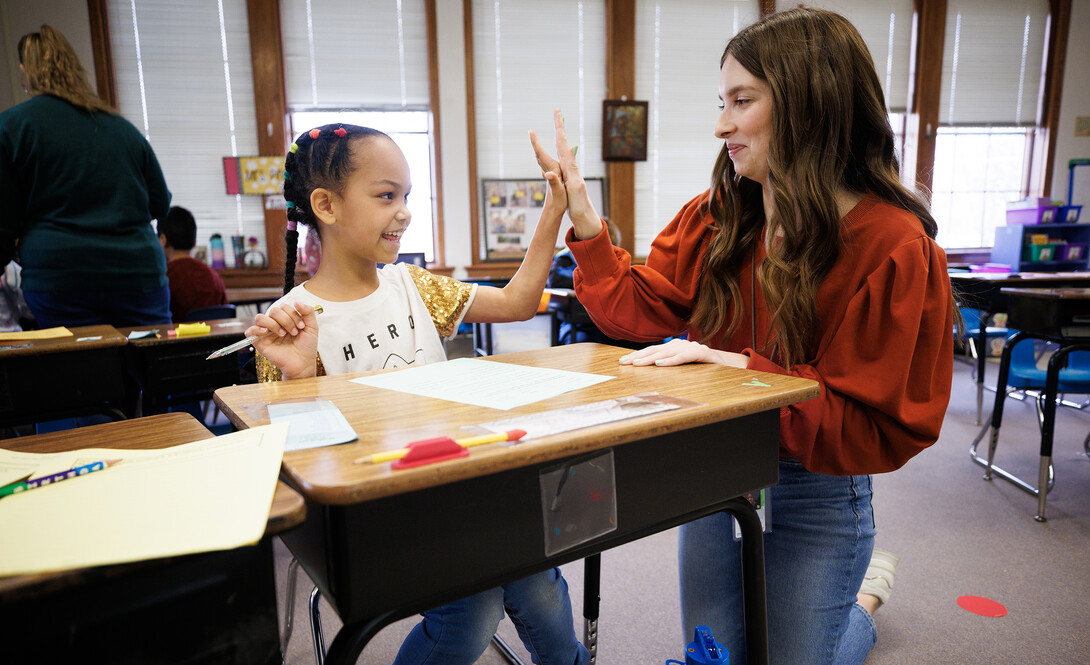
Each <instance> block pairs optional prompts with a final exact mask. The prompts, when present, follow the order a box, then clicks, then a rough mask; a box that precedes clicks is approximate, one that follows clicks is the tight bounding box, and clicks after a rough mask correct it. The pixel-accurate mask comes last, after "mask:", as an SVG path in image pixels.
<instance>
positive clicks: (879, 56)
mask: <svg viewBox="0 0 1090 665" xmlns="http://www.w3.org/2000/svg"><path fill="white" fill-rule="evenodd" d="M778 4H779V5H780V6H779V7H777V8H778V9H786V8H787V7H793V6H795V5H791V4H787V3H783V2H782V0H781V2H780V3H778ZM806 4H807V5H808V6H810V7H819V8H821V9H829V10H831V11H834V12H836V13H838V14H840V15H841V16H843V17H844V18H846V19H848V20H849V21H851V23H852V25H854V26H855V29H856V30H858V31H859V34H860V35H862V36H863V41H865V42H866V43H867V48H868V49H869V50H870V55H871V59H872V60H873V61H874V69H875V70H876V71H877V72H878V80H879V81H880V82H881V84H882V93H883V94H884V95H885V98H886V108H887V109H889V110H890V111H891V112H893V113H904V112H905V111H906V109H907V108H908V77H909V72H910V69H911V65H912V63H911V50H912V0H870V1H868V2H860V0H813V1H812V2H808V3H806Z"/></svg>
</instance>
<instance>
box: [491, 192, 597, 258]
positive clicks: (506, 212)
mask: <svg viewBox="0 0 1090 665" xmlns="http://www.w3.org/2000/svg"><path fill="white" fill-rule="evenodd" d="M586 183H587V193H588V194H589V195H590V200H591V203H593V204H594V209H595V210H596V211H598V214H599V215H602V216H603V217H605V216H607V215H608V213H607V211H606V202H605V182H604V180H603V179H602V178H587V179H586ZM548 186H549V185H548V183H546V182H545V180H544V179H542V178H533V179H530V178H525V179H518V178H512V179H498V180H481V191H482V196H481V203H482V205H481V210H482V211H483V212H482V215H481V228H482V234H481V237H482V239H483V240H482V242H481V255H480V259H481V260H482V261H521V260H522V258H523V257H524V256H526V250H527V249H528V248H529V246H530V239H531V238H533V237H534V230H535V229H537V224H538V222H539V221H540V220H541V210H542V207H543V206H544V205H545V192H546V191H547V189H548ZM571 225H572V223H571V218H569V217H568V214H567V213H564V219H563V220H562V221H561V223H560V233H559V234H558V235H557V239H556V246H557V247H563V246H564V236H565V235H566V234H567V232H568V229H570V228H571Z"/></svg>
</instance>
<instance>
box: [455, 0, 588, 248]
mask: <svg viewBox="0 0 1090 665" xmlns="http://www.w3.org/2000/svg"><path fill="white" fill-rule="evenodd" d="M472 8H473V77H474V110H475V116H476V118H475V119H476V138H477V178H478V182H476V183H471V186H473V187H480V182H479V181H480V180H491V179H498V180H502V179H510V178H517V179H527V180H529V179H536V178H539V177H540V174H541V169H540V168H538V166H537V161H536V160H535V159H534V153H533V149H532V148H531V147H530V140H529V138H528V132H529V130H531V129H533V130H535V131H536V132H537V134H538V136H539V138H540V139H541V141H542V143H543V144H544V145H545V146H546V147H551V146H552V145H553V130H552V124H553V115H552V111H553V109H555V108H560V109H562V111H563V113H564V117H565V127H566V128H567V135H568V142H569V143H570V144H571V145H573V146H579V150H578V152H577V153H576V160H577V161H578V164H579V169H580V170H581V172H582V173H583V175H584V176H585V177H587V178H600V177H602V176H603V175H604V173H605V163H604V162H602V159H601V155H602V120H601V118H602V100H603V99H605V96H606V95H605V90H606V83H605V69H606V67H605V44H604V43H603V42H604V39H602V35H604V34H605V2H604V0H584V1H582V2H578V1H576V0H553V1H552V2H548V3H542V2H540V1H539V0H473V5H472ZM543 58H544V59H546V60H547V61H548V62H547V63H544V61H543ZM543 63H544V64H543ZM607 203H608V202H607ZM598 213H599V214H606V212H605V211H602V210H599V211H598ZM482 214H483V213H482ZM473 223H474V224H476V225H477V228H480V227H481V224H482V220H480V219H477V220H474V222H473ZM570 224H571V223H570V222H569V221H568V220H567V219H566V218H565V220H564V222H563V225H562V226H561V234H563V233H565V232H566V228H567V227H569V226H570ZM478 240H479V241H478V245H479V246H478V247H475V248H473V251H474V259H475V260H479V258H480V257H483V256H485V238H484V234H483V233H482V234H479V236H478ZM562 242H563V241H562V240H558V244H562Z"/></svg>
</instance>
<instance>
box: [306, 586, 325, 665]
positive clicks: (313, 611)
mask: <svg viewBox="0 0 1090 665" xmlns="http://www.w3.org/2000/svg"><path fill="white" fill-rule="evenodd" d="M321 599H322V592H321V591H319V590H318V585H315V586H314V588H313V589H312V590H311V592H310V636H311V638H312V639H313V640H314V662H315V663H316V664H317V665H323V663H325V636H323V635H322V613H321V610H320V609H319V608H318V601H320V600H321Z"/></svg>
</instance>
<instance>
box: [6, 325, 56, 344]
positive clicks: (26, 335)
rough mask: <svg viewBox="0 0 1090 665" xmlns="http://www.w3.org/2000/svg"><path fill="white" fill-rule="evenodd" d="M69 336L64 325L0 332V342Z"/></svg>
mask: <svg viewBox="0 0 1090 665" xmlns="http://www.w3.org/2000/svg"><path fill="white" fill-rule="evenodd" d="M71 336H72V331H71V330H69V329H68V328H65V327H64V326H57V327H56V328H46V329H45V330H17V331H15V332H6V333H0V342H19V341H22V340H27V339H54V338H56V337H71Z"/></svg>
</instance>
